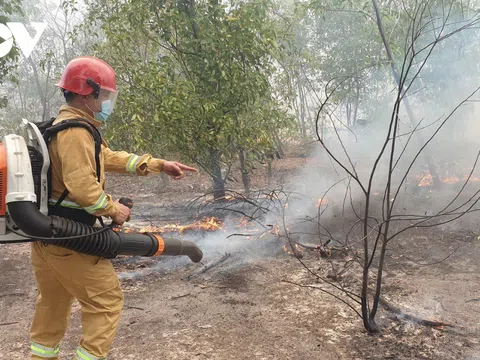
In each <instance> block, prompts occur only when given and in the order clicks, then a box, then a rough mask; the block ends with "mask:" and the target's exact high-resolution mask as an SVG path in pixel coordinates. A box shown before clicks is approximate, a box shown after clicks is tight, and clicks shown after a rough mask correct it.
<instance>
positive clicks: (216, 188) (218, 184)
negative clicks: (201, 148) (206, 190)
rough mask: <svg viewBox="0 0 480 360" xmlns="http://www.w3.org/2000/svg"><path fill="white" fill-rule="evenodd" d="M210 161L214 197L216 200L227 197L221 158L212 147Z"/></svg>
mask: <svg viewBox="0 0 480 360" xmlns="http://www.w3.org/2000/svg"><path fill="white" fill-rule="evenodd" d="M210 162H211V165H212V185H213V199H214V200H215V201H219V200H223V199H225V182H224V181H223V176H222V169H221V167H220V159H219V156H218V151H217V150H216V149H210Z"/></svg>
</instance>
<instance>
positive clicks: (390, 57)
mask: <svg viewBox="0 0 480 360" xmlns="http://www.w3.org/2000/svg"><path fill="white" fill-rule="evenodd" d="M372 3H373V8H374V10H375V15H376V17H377V26H378V32H379V33H380V36H381V38H382V41H383V45H384V46H385V50H386V52H387V56H388V60H389V61H390V65H391V67H392V73H393V77H394V78H395V81H396V82H397V84H400V74H399V72H398V69H397V66H396V65H395V62H394V59H393V55H392V51H391V49H390V44H389V43H388V41H387V38H386V36H385V31H384V29H383V23H382V17H381V15H380V10H379V8H378V4H377V1H376V0H372ZM403 95H404V94H403V89H402V96H403ZM403 103H404V105H405V109H406V111H407V114H408V118H409V119H410V122H411V123H412V126H413V128H415V127H416V126H417V125H418V123H417V120H416V119H415V116H414V114H413V111H412V108H411V107H410V102H409V101H408V99H407V97H404V98H403ZM415 135H416V138H417V140H418V142H419V143H420V145H423V144H424V143H425V140H424V139H423V136H422V135H421V134H420V133H418V132H417V131H416V132H415ZM423 151H424V156H425V162H426V163H427V166H428V170H429V171H430V175H432V180H433V184H434V185H435V187H436V188H437V189H438V188H439V187H440V185H441V183H440V178H439V176H438V173H437V170H436V168H435V165H434V163H433V159H432V157H431V155H430V152H429V151H428V149H427V148H425V149H423Z"/></svg>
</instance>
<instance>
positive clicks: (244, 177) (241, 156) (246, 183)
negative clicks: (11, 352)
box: [238, 148, 250, 196]
mask: <svg viewBox="0 0 480 360" xmlns="http://www.w3.org/2000/svg"><path fill="white" fill-rule="evenodd" d="M238 157H239V159H240V172H241V173H242V182H243V188H244V189H245V195H247V196H248V194H249V193H250V177H249V176H248V170H247V167H246V164H245V152H244V151H243V149H241V148H240V149H239V150H238Z"/></svg>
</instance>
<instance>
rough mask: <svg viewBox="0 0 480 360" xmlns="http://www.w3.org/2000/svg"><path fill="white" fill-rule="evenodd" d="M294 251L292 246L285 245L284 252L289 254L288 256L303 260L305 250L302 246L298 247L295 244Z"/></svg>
mask: <svg viewBox="0 0 480 360" xmlns="http://www.w3.org/2000/svg"><path fill="white" fill-rule="evenodd" d="M293 248H294V250H295V251H292V247H291V246H290V244H285V245H283V251H284V252H285V253H286V254H288V255H291V256H295V257H298V258H302V257H303V250H302V248H301V247H300V246H298V245H297V244H295V245H294V246H293Z"/></svg>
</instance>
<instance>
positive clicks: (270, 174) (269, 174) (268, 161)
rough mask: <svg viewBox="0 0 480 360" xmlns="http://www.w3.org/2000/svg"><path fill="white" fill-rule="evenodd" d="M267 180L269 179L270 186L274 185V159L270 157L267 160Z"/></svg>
mask: <svg viewBox="0 0 480 360" xmlns="http://www.w3.org/2000/svg"><path fill="white" fill-rule="evenodd" d="M267 166H268V167H267V181H268V187H271V186H272V178H273V174H272V159H268V160H267Z"/></svg>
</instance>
